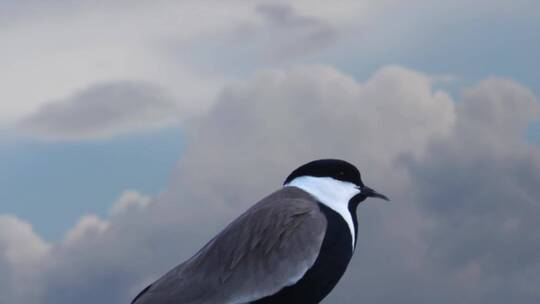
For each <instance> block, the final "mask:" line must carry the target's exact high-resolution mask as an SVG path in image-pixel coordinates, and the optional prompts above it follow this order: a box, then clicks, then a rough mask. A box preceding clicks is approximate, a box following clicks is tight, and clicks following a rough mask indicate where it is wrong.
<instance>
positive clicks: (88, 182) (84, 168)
mask: <svg viewBox="0 0 540 304" xmlns="http://www.w3.org/2000/svg"><path fill="white" fill-rule="evenodd" d="M1 147H2V148H1V149H0V167H2V168H3V170H2V172H3V173H2V174H1V175H0V183H1V184H2V185H3V191H2V192H1V193H0V201H2V202H3V204H2V212H3V213H10V214H14V215H17V216H19V217H21V218H24V219H26V220H28V221H30V222H31V223H32V225H33V226H34V229H36V230H37V231H39V233H40V234H41V235H42V236H43V237H44V238H45V239H48V240H57V239H59V238H60V237H61V236H62V235H63V234H64V233H65V231H67V230H68V229H69V228H70V227H72V226H73V225H74V224H75V223H76V222H77V220H78V219H79V218H80V217H81V216H82V215H85V214H98V215H100V216H106V215H107V211H108V210H109V209H110V207H111V205H112V203H113V202H114V201H115V200H116V199H117V198H118V197H119V196H120V194H121V193H122V192H123V191H124V190H128V189H136V190H138V191H140V192H142V193H143V194H146V195H156V194H158V193H159V192H160V191H162V190H163V189H164V188H165V186H166V185H167V180H168V179H169V178H170V174H171V172H172V169H173V167H174V165H175V163H176V162H177V160H178V158H179V156H180V154H181V150H182V132H181V130H180V129H179V128H178V127H169V128H165V129H159V130H153V131H147V132H144V133H143V134H138V135H123V136H119V137H116V138H114V139H102V140H93V141H73V142H47V141H35V140H31V139H28V138H24V139H12V140H10V141H9V142H5V143H4V144H3V145H1Z"/></svg>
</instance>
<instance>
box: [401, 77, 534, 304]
mask: <svg viewBox="0 0 540 304" xmlns="http://www.w3.org/2000/svg"><path fill="white" fill-rule="evenodd" d="M456 110H457V117H458V119H457V121H456V126H455V128H454V132H453V133H452V134H451V135H450V136H449V137H448V138H442V139H434V140H433V142H432V144H431V146H430V147H429V149H428V151H429V152H428V153H427V155H426V157H424V158H419V159H415V160H410V161H409V163H408V166H409V168H410V173H411V178H412V180H414V181H415V184H414V188H412V190H414V191H415V193H416V197H417V199H418V202H419V203H420V204H421V206H422V211H423V212H424V213H425V214H426V215H427V216H429V218H430V221H431V224H430V225H429V227H428V228H427V229H426V230H425V231H423V233H424V234H425V237H426V241H427V244H428V257H429V258H431V259H433V260H434V261H436V262H437V266H438V267H441V268H442V270H443V271H445V273H447V274H449V275H454V276H455V278H454V279H456V280H460V285H461V286H462V287H463V289H464V290H465V291H466V292H467V293H468V294H471V293H475V292H476V293H479V294H478V295H476V298H475V301H474V302H492V303H499V302H500V303H502V302H504V301H513V302H519V303H534V302H537V301H538V299H540V292H539V291H538V289H532V288H530V286H532V285H531V284H539V283H540V281H539V279H540V276H539V275H537V274H538V272H537V271H538V269H540V259H539V258H538V254H537V252H538V251H539V250H540V236H538V234H537V233H536V232H535V231H538V229H539V228H540V225H539V224H538V218H539V216H540V205H539V204H538V202H540V191H539V189H538V187H537V185H539V184H540V151H539V150H538V148H537V147H532V146H529V145H528V144H527V143H526V142H524V140H523V133H524V131H525V129H526V126H527V124H528V122H529V121H530V120H531V119H538V118H539V117H540V104H539V103H538V100H537V99H536V98H535V96H533V95H532V93H531V92H530V91H529V90H528V89H526V88H524V87H522V86H520V85H519V84H517V83H514V82H512V81H509V80H502V79H488V80H485V81H482V82H481V83H480V84H478V85H477V86H475V87H474V88H472V89H469V90H467V91H466V92H465V93H464V96H463V100H462V102H461V103H459V104H458V105H457V107H456ZM535 270H536V274H534V273H535V272H534V271H535ZM531 279H532V280H533V282H534V283H533V282H531V281H530V280H531ZM473 286H474V287H473Z"/></svg>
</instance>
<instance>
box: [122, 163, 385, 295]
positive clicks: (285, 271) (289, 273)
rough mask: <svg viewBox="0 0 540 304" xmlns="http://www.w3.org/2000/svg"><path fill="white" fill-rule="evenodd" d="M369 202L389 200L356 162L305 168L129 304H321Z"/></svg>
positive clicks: (337, 275)
mask: <svg viewBox="0 0 540 304" xmlns="http://www.w3.org/2000/svg"><path fill="white" fill-rule="evenodd" d="M369 197H374V198H380V199H383V200H387V201H388V200H389V199H388V197H386V196H385V195H383V194H381V193H379V192H377V191H375V190H373V189H371V188H369V187H368V186H366V185H364V183H363V182H362V179H361V176H360V172H359V170H358V169H357V168H356V167H355V166H354V165H352V164H351V163H349V162H347V161H344V160H340V159H318V160H314V161H311V162H308V163H306V164H304V165H302V166H300V167H298V168H297V169H295V170H294V171H292V173H290V174H289V175H288V176H287V178H286V179H285V182H284V183H283V187H282V188H280V189H279V190H277V191H275V192H273V193H272V194H270V195H268V196H267V197H265V198H263V199H262V200H260V201H259V202H258V203H256V204H254V205H253V206H252V207H250V208H249V209H248V210H247V211H245V212H244V213H243V214H241V215H240V216H239V217H238V218H237V219H235V220H234V221H232V222H231V223H230V224H229V225H228V226H227V227H226V228H225V229H224V230H223V231H221V232H220V233H219V234H217V235H216V236H215V237H214V238H213V239H211V240H210V241H209V242H208V243H207V244H206V245H205V246H203V247H202V249H200V250H199V251H198V252H197V253H196V254H195V255H193V256H192V257H191V258H189V259H188V260H187V261H185V262H184V263H182V264H180V265H178V266H176V267H175V268H173V269H172V270H170V271H169V272H167V273H166V274H164V275H163V276H162V277H161V278H159V279H158V280H157V281H155V282H154V283H152V284H150V285H149V286H148V287H146V288H145V289H143V290H142V291H141V292H140V293H139V294H138V295H137V296H136V297H135V298H134V300H133V301H132V302H131V303H132V304H173V303H174V304H219V303H223V304H240V303H244V304H245V303H251V304H277V303H280V304H286V303H295V304H312V303H319V302H320V301H322V300H323V299H324V298H325V297H326V296H327V295H328V294H329V293H330V291H331V290H332V289H333V288H334V287H335V286H336V284H337V283H338V281H339V280H340V278H341V277H342V276H343V274H344V273H345V270H346V268H347V266H348V264H349V262H350V260H351V258H352V256H353V253H354V251H355V248H356V244H357V233H358V220H357V216H356V209H357V206H358V205H359V204H360V203H361V202H363V201H364V200H366V199H367V198H369Z"/></svg>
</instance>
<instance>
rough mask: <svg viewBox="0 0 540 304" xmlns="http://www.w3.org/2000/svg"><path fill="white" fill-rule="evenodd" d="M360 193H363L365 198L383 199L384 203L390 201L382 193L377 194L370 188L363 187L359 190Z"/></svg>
mask: <svg viewBox="0 0 540 304" xmlns="http://www.w3.org/2000/svg"><path fill="white" fill-rule="evenodd" d="M361 191H362V192H361V193H363V194H364V195H365V196H367V197H376V198H380V199H383V200H385V201H389V200H390V199H389V198H388V197H386V195H384V194H382V193H379V192H377V191H375V190H373V189H371V188H370V187H367V186H364V187H362V188H361Z"/></svg>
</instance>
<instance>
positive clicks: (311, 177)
mask: <svg viewBox="0 0 540 304" xmlns="http://www.w3.org/2000/svg"><path fill="white" fill-rule="evenodd" d="M283 184H284V185H285V186H297V187H299V188H302V189H311V191H308V192H313V191H316V192H318V193H320V195H328V196H337V195H339V196H340V197H344V198H346V199H347V198H348V201H349V204H350V205H353V206H354V207H356V206H357V205H358V204H359V203H361V202H363V201H364V200H365V199H367V198H368V197H374V198H380V199H383V200H387V201H388V200H389V199H388V197H386V196H385V195H383V194H381V193H379V192H377V191H375V190H373V189H371V188H370V187H368V186H366V185H364V183H363V182H362V178H361V176H360V171H358V169H357V168H356V167H355V166H354V165H352V164H350V163H348V162H346V161H344V160H339V159H320V160H314V161H312V162H309V163H307V164H305V165H302V166H300V167H299V168H298V169H296V170H294V171H293V172H292V173H291V174H289V176H288V177H287V179H285V182H284V183H283Z"/></svg>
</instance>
